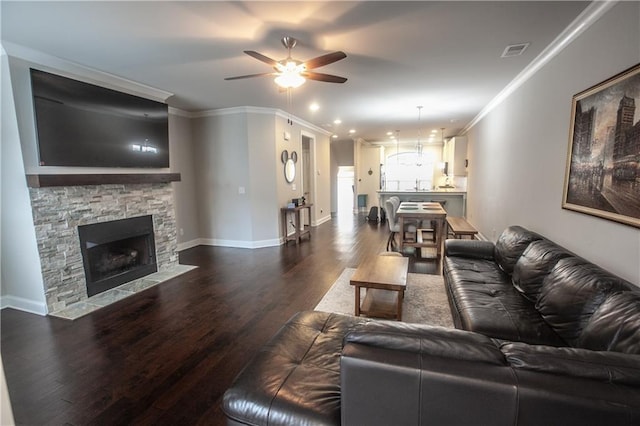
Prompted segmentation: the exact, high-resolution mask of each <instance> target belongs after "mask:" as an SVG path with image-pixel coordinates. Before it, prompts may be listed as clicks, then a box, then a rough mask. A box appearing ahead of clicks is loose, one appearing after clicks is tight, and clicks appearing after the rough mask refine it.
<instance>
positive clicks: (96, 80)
mask: <svg viewBox="0 0 640 426" xmlns="http://www.w3.org/2000/svg"><path fill="white" fill-rule="evenodd" d="M2 44H3V45H4V47H5V48H6V50H7V53H8V54H9V56H13V57H15V58H20V59H23V60H25V61H28V62H33V63H34V66H36V67H37V68H39V69H43V71H47V70H48V71H52V72H55V73H56V74H60V75H63V76H65V77H69V78H73V79H77V80H83V81H85V82H87V83H91V84H97V85H100V86H102V87H107V88H109V89H114V90H119V91H124V92H127V93H132V94H135V95H142V96H144V97H149V98H153V99H155V100H158V101H160V102H166V100H167V99H168V98H169V97H171V96H173V93H171V92H167V91H166V90H161V89H158V88H156V87H152V86H148V85H146V84H142V83H138V82H137V81H133V80H128V79H126V78H123V77H119V76H117V75H114V74H110V73H108V72H105V71H100V70H97V69H95V68H91V67H88V66H86V65H82V64H79V63H77V62H72V61H67V60H66V59H61V58H56V57H55V56H51V55H49V54H48V53H43V52H40V51H38V50H35V49H31V48H29V47H25V46H21V45H19V44H15V43H11V42H8V41H3V42H2Z"/></svg>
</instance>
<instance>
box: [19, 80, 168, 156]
mask: <svg viewBox="0 0 640 426" xmlns="http://www.w3.org/2000/svg"><path fill="white" fill-rule="evenodd" d="M31 89H32V93H33V105H34V110H35V119H36V130H37V139H38V155H39V161H40V165H41V166H72V167H140V168H148V167H151V168H167V167H169V121H168V117H169V114H168V111H169V109H168V106H167V104H164V103H162V102H157V101H153V100H149V99H144V98H141V97H138V96H134V95H130V94H127V93H122V92H118V91H115V90H111V89H107V88H104V87H100V86H95V85H93V84H89V83H84V82H81V81H77V80H73V79H70V78H66V77H62V76H59V75H55V74H51V73H48V72H44V71H40V70H35V69H31Z"/></svg>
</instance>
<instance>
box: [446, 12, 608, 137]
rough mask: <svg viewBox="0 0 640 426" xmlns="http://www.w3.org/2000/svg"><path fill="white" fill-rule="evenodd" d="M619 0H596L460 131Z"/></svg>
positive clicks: (506, 95)
mask: <svg viewBox="0 0 640 426" xmlns="http://www.w3.org/2000/svg"><path fill="white" fill-rule="evenodd" d="M616 3H618V1H617V0H606V1H594V2H591V3H589V5H588V6H587V7H586V8H585V9H584V10H583V11H582V13H580V15H578V16H577V17H576V19H574V20H573V22H571V23H570V24H569V26H567V28H565V29H564V30H563V31H562V32H561V33H560V34H559V35H558V36H557V37H556V38H555V39H554V40H553V41H552V42H551V43H550V44H549V45H548V46H547V47H545V48H544V50H543V51H542V52H540V54H539V55H538V56H536V57H535V59H534V60H533V61H531V63H529V65H527V66H526V67H525V68H524V69H523V70H522V71H521V72H520V73H519V74H518V75H517V76H516V77H515V78H514V79H513V80H511V82H510V83H509V84H507V85H506V86H505V87H504V89H502V90H501V91H500V93H498V94H497V95H496V96H495V97H494V98H493V99H492V100H491V101H490V102H489V103H488V104H487V105H486V106H485V107H484V108H483V109H482V110H481V111H480V112H479V113H478V115H476V116H475V117H474V119H473V120H471V121H470V122H469V124H467V125H466V126H465V127H464V128H463V129H462V130H461V131H460V132H459V133H458V136H460V135H465V134H466V133H467V132H468V131H469V130H471V128H472V127H473V126H475V125H476V124H478V122H479V121H480V120H482V119H483V118H484V117H485V116H486V115H487V114H489V113H490V112H491V111H493V109H494V108H496V107H497V106H498V105H500V104H501V103H502V102H503V101H504V100H505V99H507V98H508V97H509V96H511V94H512V93H513V92H515V91H516V89H518V88H519V87H520V86H522V85H523V84H524V83H525V82H526V81H527V80H529V79H530V78H531V77H532V76H533V75H534V74H535V73H537V72H538V71H539V70H540V69H541V68H542V67H544V66H545V65H546V64H547V63H548V62H549V61H551V59H553V58H555V57H556V56H557V55H558V54H559V53H560V52H562V50H564V48H565V47H567V46H568V45H569V44H571V43H572V42H573V41H574V40H576V39H577V38H578V37H579V36H580V35H581V34H582V33H583V32H584V31H586V30H587V28H589V27H591V25H593V24H594V23H596V22H597V21H598V19H600V18H601V17H602V16H604V15H605V14H606V13H607V12H608V11H609V10H610V9H611V8H612V7H613V6H615V5H616Z"/></svg>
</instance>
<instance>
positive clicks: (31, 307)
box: [0, 296, 48, 316]
mask: <svg viewBox="0 0 640 426" xmlns="http://www.w3.org/2000/svg"><path fill="white" fill-rule="evenodd" d="M4 308H13V309H17V310H19V311H24V312H29V313H31V314H36V315H42V316H45V315H47V313H48V309H47V305H46V303H42V302H36V301H35V300H30V299H24V298H22V297H17V296H1V297H0V309H4Z"/></svg>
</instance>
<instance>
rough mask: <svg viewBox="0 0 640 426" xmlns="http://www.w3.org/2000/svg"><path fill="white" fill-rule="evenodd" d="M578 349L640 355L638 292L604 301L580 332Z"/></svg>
mask: <svg viewBox="0 0 640 426" xmlns="http://www.w3.org/2000/svg"><path fill="white" fill-rule="evenodd" d="M578 347H581V348H586V349H592V350H595V351H615V352H624V353H627V354H638V355H640V291H623V292H620V293H616V294H614V295H612V296H611V297H609V298H607V300H605V301H604V302H603V303H602V305H600V307H599V308H598V309H597V310H596V311H595V312H594V313H593V315H592V316H591V319H590V320H589V322H588V323H587V325H586V327H585V328H584V330H583V331H582V335H580V339H579V340H578ZM638 363H639V364H640V360H638Z"/></svg>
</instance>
